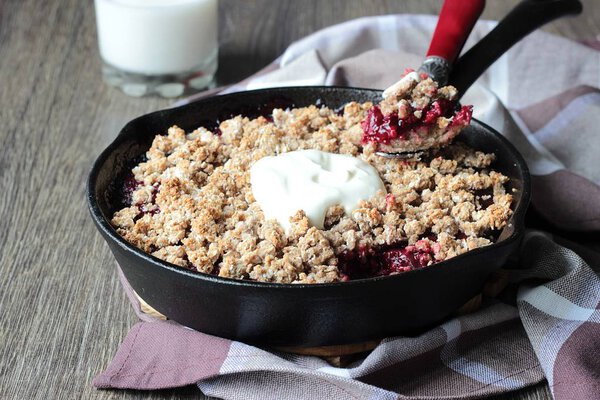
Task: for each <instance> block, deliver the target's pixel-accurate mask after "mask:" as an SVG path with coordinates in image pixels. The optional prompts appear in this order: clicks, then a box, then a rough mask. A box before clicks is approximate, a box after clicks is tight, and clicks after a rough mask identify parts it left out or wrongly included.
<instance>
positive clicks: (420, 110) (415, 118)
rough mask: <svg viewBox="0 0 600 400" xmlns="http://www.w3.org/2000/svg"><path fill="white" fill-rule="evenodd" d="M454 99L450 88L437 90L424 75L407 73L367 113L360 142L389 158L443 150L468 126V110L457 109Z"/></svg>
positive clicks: (470, 113) (453, 90)
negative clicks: (371, 144) (374, 147)
mask: <svg viewBox="0 0 600 400" xmlns="http://www.w3.org/2000/svg"><path fill="white" fill-rule="evenodd" d="M457 98H458V92H457V90H456V88H454V87H453V86H450V85H448V86H443V87H438V84H437V83H436V82H435V81H434V80H433V79H431V78H430V77H429V76H428V75H427V74H426V73H423V72H421V73H417V72H415V71H414V70H412V69H407V70H406V72H405V74H404V76H403V77H402V79H400V80H399V81H398V82H396V83H395V84H393V85H391V86H390V87H389V88H387V89H386V90H385V91H384V92H383V100H382V101H381V102H380V103H379V104H378V105H375V106H373V107H372V108H371V109H370V110H369V112H368V113H367V117H366V118H365V119H364V120H363V122H362V124H361V126H362V129H363V137H362V141H363V143H374V144H375V145H376V147H377V151H378V154H380V155H383V156H386V155H387V156H392V157H393V156H399V157H409V158H410V156H411V155H418V154H420V153H422V152H424V151H427V150H433V149H438V148H440V147H444V146H447V145H448V144H450V143H451V142H452V140H453V139H454V138H455V137H456V136H457V135H458V134H459V133H460V132H461V131H462V130H463V129H464V128H465V127H466V126H468V125H469V123H470V122H471V116H472V106H462V107H460V108H459V106H458V101H457Z"/></svg>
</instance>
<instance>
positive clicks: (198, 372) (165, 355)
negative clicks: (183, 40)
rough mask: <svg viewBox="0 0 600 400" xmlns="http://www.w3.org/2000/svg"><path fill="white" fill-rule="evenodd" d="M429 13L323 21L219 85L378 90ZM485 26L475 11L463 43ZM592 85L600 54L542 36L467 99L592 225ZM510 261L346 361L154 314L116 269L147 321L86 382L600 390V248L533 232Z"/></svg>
mask: <svg viewBox="0 0 600 400" xmlns="http://www.w3.org/2000/svg"><path fill="white" fill-rule="evenodd" d="M435 22H436V17H433V16H414V15H397V16H382V17H370V18H362V19H359V20H354V21H350V22H347V23H343V24H340V25H336V26H333V27H330V28H327V29H325V30H322V31H319V32H317V33H315V34H313V35H311V36H309V37H307V38H305V39H303V40H301V41H299V42H296V43H294V44H292V45H291V46H290V47H289V48H288V50H287V51H286V52H285V53H284V54H283V55H282V56H281V57H280V58H278V59H277V60H276V61H275V62H274V63H273V64H272V65H270V66H269V67H267V68H265V70H263V71H261V72H260V73H258V74H257V75H255V76H254V77H251V78H249V79H247V80H245V81H243V82H241V83H239V84H237V85H234V86H232V87H230V88H228V89H227V90H226V92H233V91H237V90H245V89H254V88H263V87H270V86H285V85H288V86H290V85H321V84H327V85H332V84H335V85H349V86H358V87H376V88H384V87H386V86H387V85H389V84H391V83H393V82H394V81H395V80H397V78H398V74H399V73H400V72H401V71H403V70H404V69H405V68H406V67H415V66H418V65H419V64H420V62H421V59H422V57H421V56H419V55H422V54H425V51H426V47H427V44H428V40H429V38H430V36H431V34H432V32H433V29H434V27H435ZM493 26H494V23H493V22H485V21H484V22H479V23H478V24H477V25H476V27H475V29H474V33H473V34H472V36H471V38H470V40H469V42H467V47H468V46H469V45H470V43H473V42H474V41H476V40H478V39H479V38H481V37H482V36H483V35H485V33H486V32H488V31H489V30H490V29H491V28H492V27H493ZM599 87H600V53H598V52H597V51H596V50H594V49H593V48H592V47H590V46H586V45H583V44H579V43H575V42H572V41H568V40H566V39H563V38H559V37H556V36H553V35H550V34H546V33H541V32H536V33H534V34H532V35H530V36H529V37H528V38H526V39H525V40H524V41H522V42H521V43H519V44H518V45H516V46H515V47H514V48H513V49H511V50H510V51H509V52H508V53H507V54H506V55H505V56H503V57H502V58H501V59H500V60H499V61H498V62H497V63H496V64H494V66H492V67H491V68H490V70H489V71H488V72H487V73H486V74H485V75H484V76H482V78H481V79H480V80H479V81H478V82H477V83H476V84H475V85H474V86H473V87H472V88H471V89H470V90H469V91H468V92H467V93H466V95H465V96H464V98H463V102H464V103H466V104H474V106H475V117H476V118H478V119H480V120H482V121H484V122H486V123H488V124H489V125H491V126H493V127H495V128H496V129H498V130H499V131H500V132H502V133H503V134H504V135H506V136H507V137H508V138H509V139H510V140H511V141H512V142H513V143H514V144H515V145H516V146H517V147H518V148H519V150H520V152H521V153H522V154H523V155H524V156H525V158H526V159H527V162H528V165H529V167H530V169H531V172H532V175H533V204H534V206H535V207H536V209H537V210H538V211H539V212H540V213H541V214H542V215H543V216H544V217H545V218H546V219H548V220H549V221H551V222H553V224H555V225H556V226H557V227H560V228H562V229H566V230H589V231H592V230H599V229H600V186H599V184H600V168H599V167H598V165H599V164H598V162H597V160H596V154H595V153H596V150H595V149H598V148H600V135H598V134H597V132H596V129H597V126H600V112H599V111H600V89H599ZM200 97H202V94H200V95H198V96H195V97H194V98H200ZM194 98H192V99H187V100H185V101H184V102H186V101H192V100H194ZM569 247H570V248H571V249H569ZM518 263H519V264H520V265H519V266H520V269H517V270H514V271H513V272H512V275H511V276H512V278H511V279H512V283H511V285H509V288H508V289H507V290H505V292H504V293H502V294H501V295H500V296H498V297H497V298H494V299H490V298H488V299H484V304H483V307H482V308H481V309H480V310H479V311H477V312H474V313H471V314H468V315H463V316H460V317H457V318H454V319H450V320H449V321H447V322H445V323H444V324H442V325H441V326H439V327H436V328H434V329H432V330H430V331H427V332H424V333H422V334H421V335H419V336H413V337H405V336H400V337H393V338H387V339H385V340H383V341H382V342H381V344H380V345H379V346H378V347H376V348H375V349H374V350H373V351H372V352H371V353H369V354H368V355H367V356H365V357H363V358H362V359H359V360H357V361H355V362H353V363H352V364H350V365H348V366H347V367H345V368H340V367H333V366H331V365H329V364H328V363H327V362H326V361H325V360H323V359H320V358H317V357H310V356H299V355H293V354H287V353H282V352H276V351H272V350H270V349H259V348H256V347H253V346H249V345H246V344H243V343H239V342H235V341H230V340H226V339H221V338H216V337H213V336H210V335H206V334H203V333H200V332H196V331H193V330H191V329H189V328H186V327H183V326H181V325H179V324H177V323H175V322H172V321H160V320H156V319H154V318H152V317H150V316H148V315H147V314H144V313H142V312H141V311H140V305H139V303H138V300H137V299H136V298H135V296H133V294H132V292H131V288H129V285H128V283H127V281H126V280H125V279H124V277H123V275H122V274H121V277H122V281H123V284H124V286H125V288H126V290H127V292H128V294H129V295H130V299H131V300H132V303H133V305H134V308H135V309H136V311H137V312H138V315H139V316H140V318H141V319H142V321H143V322H140V323H138V324H136V325H135V326H134V327H133V328H132V329H131V331H130V332H129V334H128V335H127V337H126V338H125V340H124V342H123V344H122V345H121V347H120V348H119V350H118V352H117V355H116V356H115V358H114V360H113V361H112V363H111V364H110V365H109V367H108V368H107V369H106V371H105V372H103V373H102V374H100V375H99V376H98V377H96V379H95V380H94V385H95V386H96V387H99V388H131V389H160V388H170V387H178V386H184V385H189V384H197V385H198V387H199V388H200V389H201V390H202V391H203V392H204V393H205V394H207V395H211V396H216V397H220V398H224V399H271V398H272V399H298V398H310V399H328V398H357V399H362V398H377V399H407V398H411V399H417V398H418V399H421V398H461V399H467V398H478V397H483V396H488V395H492V394H498V393H502V392H506V391H510V390H515V389H519V388H523V387H526V386H529V385H532V384H535V383H537V382H540V381H541V380H543V379H544V378H546V379H547V380H548V383H549V385H550V388H551V390H552V393H553V395H554V397H555V398H556V399H598V398H600V376H599V374H600V357H599V356H598V350H599V349H600V311H599V310H600V279H599V277H598V275H597V272H594V270H596V271H598V270H599V269H600V254H598V253H595V252H593V251H590V250H588V249H585V248H581V247H578V246H577V245H575V244H572V243H565V242H562V241H560V239H554V238H553V237H552V236H551V235H549V234H544V233H540V232H534V231H529V232H528V233H527V235H526V237H525V239H524V241H523V244H522V246H521V250H520V257H519V261H518ZM508 267H511V266H508Z"/></svg>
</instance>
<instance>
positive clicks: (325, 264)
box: [111, 80, 512, 283]
mask: <svg viewBox="0 0 600 400" xmlns="http://www.w3.org/2000/svg"><path fill="white" fill-rule="evenodd" d="M424 81H425V80H424ZM414 90H416V87H415V88H413V91H414ZM446 90H450V89H445V88H440V89H439V90H437V93H444V91H446ZM450 97H451V96H450ZM438 103H439V100H438ZM386 104H387V103H386V102H385V101H384V102H383V104H381V105H380V106H373V104H372V103H364V104H359V103H356V102H351V103H348V104H347V105H346V106H345V107H344V108H343V110H332V109H329V108H327V107H325V106H319V107H317V106H314V105H313V106H308V107H302V108H291V109H285V110H284V109H280V108H276V109H273V111H272V114H270V115H269V117H267V118H266V117H262V116H261V117H257V118H253V119H250V118H247V117H243V116H236V117H234V118H230V119H228V120H226V121H223V122H221V123H220V125H219V127H218V129H214V130H208V129H206V128H204V127H200V128H198V129H196V130H194V131H192V132H188V133H186V132H185V131H184V130H182V129H180V128H178V127H176V126H173V127H171V128H169V129H168V132H166V134H164V135H157V136H156V137H155V138H154V141H153V143H152V146H151V147H150V149H149V150H148V151H147V152H146V154H145V158H144V160H142V161H141V162H139V163H138V164H137V165H136V166H135V167H134V168H133V169H132V171H131V174H130V175H129V176H128V177H126V178H125V180H124V182H123V183H122V201H123V203H124V206H123V208H122V209H120V210H118V211H116V212H115V213H114V215H113V217H112V221H111V222H112V225H113V226H114V227H115V228H116V230H117V232H118V233H119V234H120V235H121V236H122V237H123V238H125V240H127V241H129V242H130V243H132V244H133V245H134V246H136V247H138V248H140V249H141V250H143V251H145V252H147V253H150V254H152V255H153V256H156V257H158V258H160V259H162V260H165V261H167V262H170V263H173V264H176V265H178V266H180V267H183V268H188V269H191V270H197V271H200V272H203V273H207V274H213V275H218V276H221V277H226V278H236V279H251V280H256V281H262V282H277V283H325V282H340V281H346V280H348V279H359V278H365V277H373V276H382V275H389V274H395V273H401V272H404V271H409V270H412V269H418V268H423V267H426V266H428V265H432V264H435V263H437V262H440V261H443V260H446V259H449V258H452V257H454V256H457V255H459V254H462V253H465V252H467V251H469V250H472V249H476V248H479V247H483V246H486V245H489V244H491V243H492V242H493V241H494V238H495V237H496V236H497V234H498V232H499V231H500V230H501V229H502V228H503V227H504V226H505V225H506V224H507V221H508V219H509V218H510V216H511V214H512V211H511V203H512V196H511V194H509V193H507V192H506V190H505V184H506V183H507V182H508V178H507V177H506V176H504V175H502V174H501V173H499V172H497V171H494V169H493V167H492V166H493V162H494V158H495V156H494V154H489V153H483V152H481V151H476V150H474V149H472V148H469V147H468V146H467V145H465V144H463V143H460V142H455V143H452V144H450V145H448V146H446V147H443V148H441V149H438V150H436V152H435V154H430V155H428V156H427V157H424V158H423V159H421V160H418V161H415V160H413V161H405V160H404V161H403V160H399V159H390V158H384V157H380V156H378V155H377V154H375V152H376V151H377V150H378V146H379V145H380V144H381V142H377V141H371V140H364V136H365V135H369V133H368V129H367V130H363V127H364V125H365V123H364V122H363V121H369V118H373V113H375V112H376V111H375V110H377V108H379V109H380V110H381V111H382V112H383V113H384V114H388V111H389V110H386V107H388V105H386ZM432 104H435V102H433V103H430V104H429V110H430V111H431V110H432V109H434V108H435V106H434V105H432ZM440 107H443V106H441V105H440ZM442 114H443V113H442ZM425 118H428V117H425ZM440 118H446V117H443V116H439V117H437V119H438V121H439V119H440ZM454 118H456V117H454ZM468 119H470V113H469V118H466V117H465V121H466V120H468ZM450 123H451V122H450ZM436 124H439V122H436ZM460 125H461V126H462V122H461V123H460ZM309 149H310V150H318V151H320V152H324V153H333V154H340V155H345V156H351V157H354V158H357V159H359V160H361V163H366V164H368V165H369V168H372V169H373V171H375V173H376V174H378V176H379V179H380V180H381V182H382V185H383V187H382V188H380V189H379V190H376V191H375V192H373V193H374V194H372V195H370V196H368V198H364V199H360V200H359V201H358V203H357V205H356V207H354V208H353V209H348V208H344V207H343V206H342V205H340V204H333V205H330V206H328V208H327V209H326V211H325V212H324V219H323V221H322V225H321V226H316V225H318V224H314V223H312V222H311V219H310V218H309V217H310V216H307V212H305V211H303V210H302V209H298V210H295V212H294V213H293V214H292V215H291V216H290V217H289V220H288V221H287V222H288V224H287V226H286V227H283V226H282V224H280V223H279V222H277V220H276V219H274V218H265V214H268V213H266V212H265V211H264V210H263V209H261V206H260V204H259V202H258V201H257V199H256V198H255V195H254V193H253V190H252V184H251V168H252V166H253V165H255V164H256V163H257V161H258V160H261V159H263V158H265V157H268V156H278V155H281V154H284V153H289V152H296V151H300V150H309Z"/></svg>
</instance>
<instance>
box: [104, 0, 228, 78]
mask: <svg viewBox="0 0 600 400" xmlns="http://www.w3.org/2000/svg"><path fill="white" fill-rule="evenodd" d="M95 2H96V23H97V24H98V41H99V44H100V55H101V56H102V59H103V60H104V61H105V62H106V63H107V64H109V65H111V66H113V67H116V68H118V69H120V70H123V71H125V72H130V73H138V74H145V75H164V74H178V73H185V72H189V71H195V70H201V69H202V66H203V65H204V64H206V63H207V62H210V61H212V60H215V62H216V55H217V49H218V41H217V26H218V2H217V0H95Z"/></svg>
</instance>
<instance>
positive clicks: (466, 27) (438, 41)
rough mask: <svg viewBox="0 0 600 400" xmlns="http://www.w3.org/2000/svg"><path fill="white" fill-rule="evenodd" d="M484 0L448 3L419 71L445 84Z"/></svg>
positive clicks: (444, 6) (445, 4)
mask: <svg viewBox="0 0 600 400" xmlns="http://www.w3.org/2000/svg"><path fill="white" fill-rule="evenodd" d="M484 7H485V0H445V1H444V4H443V5H442V9H441V11H440V16H439V18H438V22H437V25H436V27H435V31H434V32H433V36H432V38H431V43H430V44H429V50H427V57H426V58H425V61H423V64H422V65H421V67H420V68H419V71H421V72H425V73H427V74H428V75H430V76H431V77H432V79H433V80H435V81H436V82H438V84H440V85H445V84H446V82H447V81H448V75H449V74H450V67H451V66H452V64H454V61H456V58H457V57H458V55H459V54H460V51H461V50H462V48H463V46H464V44H465V42H466V41H467V37H468V36H469V34H470V33H471V30H473V26H475V22H477V19H478V18H479V16H480V15H481V13H482V12H483V8H484Z"/></svg>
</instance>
